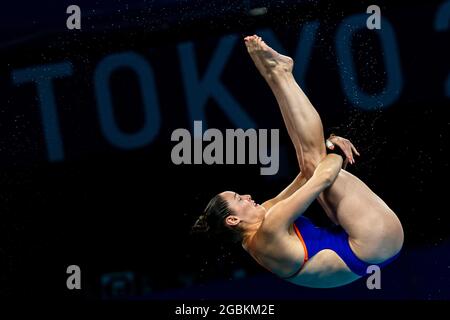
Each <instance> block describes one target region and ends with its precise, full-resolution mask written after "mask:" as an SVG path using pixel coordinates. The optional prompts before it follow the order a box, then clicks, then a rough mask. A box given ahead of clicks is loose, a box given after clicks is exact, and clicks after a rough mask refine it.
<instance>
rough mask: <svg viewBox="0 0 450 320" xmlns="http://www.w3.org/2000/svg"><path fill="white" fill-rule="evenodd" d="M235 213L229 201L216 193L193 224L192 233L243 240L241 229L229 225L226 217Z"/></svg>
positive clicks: (234, 241)
mask: <svg viewBox="0 0 450 320" xmlns="http://www.w3.org/2000/svg"><path fill="white" fill-rule="evenodd" d="M231 214H233V212H232V211H231V209H230V207H229V206H228V203H227V202H226V201H225V200H224V199H223V198H222V197H221V196H220V195H219V194H217V195H215V196H214V197H213V198H212V199H211V200H210V201H209V203H208V205H207V206H206V208H205V210H204V212H203V214H202V215H200V217H199V218H198V219H197V221H196V222H195V223H194V225H193V226H192V229H191V232H192V233H208V234H210V235H213V236H214V237H215V238H218V239H220V240H224V241H231V242H233V243H237V242H239V241H242V233H241V229H240V228H239V227H237V226H235V227H232V226H228V225H227V224H226V223H225V218H226V217H228V216H229V215H231Z"/></svg>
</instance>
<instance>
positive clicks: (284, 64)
mask: <svg viewBox="0 0 450 320" xmlns="http://www.w3.org/2000/svg"><path fill="white" fill-rule="evenodd" d="M244 40H245V45H246V46H247V51H248V53H249V54H250V57H251V58H252V60H253V62H254V63H255V65H256V67H257V68H258V70H259V72H261V74H262V75H263V76H266V75H268V74H270V73H271V72H273V71H281V72H292V68H293V66H294V61H293V60H292V59H291V58H290V57H288V56H284V55H282V54H279V53H278V52H276V51H275V50H273V49H272V48H271V47H269V46H268V45H267V44H266V43H265V42H264V41H263V40H262V39H261V37H258V36H257V35H253V36H248V37H245V38H244Z"/></svg>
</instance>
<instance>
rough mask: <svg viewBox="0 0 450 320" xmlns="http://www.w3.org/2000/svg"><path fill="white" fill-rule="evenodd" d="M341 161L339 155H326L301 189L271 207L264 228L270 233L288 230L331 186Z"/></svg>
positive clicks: (339, 168)
mask: <svg viewBox="0 0 450 320" xmlns="http://www.w3.org/2000/svg"><path fill="white" fill-rule="evenodd" d="M342 161H343V160H342V157H341V156H339V155H336V154H329V155H327V156H326V157H325V158H324V159H323V160H322V161H321V162H320V163H319V164H318V165H317V168H316V170H315V171H314V174H313V176H312V177H311V178H310V179H309V180H308V181H307V182H306V183H305V184H304V185H303V186H302V187H300V188H299V189H297V190H296V191H295V192H294V193H293V194H292V195H290V196H289V197H287V198H286V199H284V200H281V201H279V202H278V203H277V204H276V205H274V206H273V207H272V210H271V212H270V214H268V215H267V217H266V220H267V221H265V223H264V224H265V226H264V227H265V228H269V229H271V230H272V231H276V230H279V229H286V228H288V227H289V226H290V225H291V224H292V223H293V222H294V221H295V219H297V218H298V217H299V216H300V215H302V214H303V213H304V212H305V210H306V209H307V208H308V207H309V205H310V204H311V203H312V202H313V201H314V200H315V199H316V198H317V197H318V196H319V194H320V193H321V192H322V191H323V190H324V189H326V188H328V187H329V186H330V185H332V184H333V182H334V180H335V179H336V178H337V176H338V174H339V171H340V170H341V167H342Z"/></svg>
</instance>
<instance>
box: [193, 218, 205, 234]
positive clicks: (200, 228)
mask: <svg viewBox="0 0 450 320" xmlns="http://www.w3.org/2000/svg"><path fill="white" fill-rule="evenodd" d="M208 230H209V225H208V222H207V221H206V216H205V215H204V214H202V215H201V216H200V217H198V219H197V221H196V222H195V223H194V225H193V226H192V230H191V231H192V232H193V233H202V232H208Z"/></svg>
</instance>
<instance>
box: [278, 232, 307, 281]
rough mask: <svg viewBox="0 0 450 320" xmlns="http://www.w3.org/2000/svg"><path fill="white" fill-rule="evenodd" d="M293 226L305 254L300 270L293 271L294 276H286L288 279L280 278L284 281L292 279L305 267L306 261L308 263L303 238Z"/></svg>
mask: <svg viewBox="0 0 450 320" xmlns="http://www.w3.org/2000/svg"><path fill="white" fill-rule="evenodd" d="M293 226H294V230H295V233H296V234H297V236H298V238H299V240H300V242H301V244H302V246H303V250H304V252H305V255H304V257H303V263H302V265H301V266H300V268H299V269H298V270H297V271H295V273H294V274H292V275H290V276H288V277H280V278H282V279H285V280H288V279H290V278H293V277H295V276H296V275H297V274H298V273H300V271H302V269H303V266H304V265H305V263H306V261H308V249H307V248H306V244H305V241H304V240H303V237H302V235H301V233H300V230H298V228H297V226H296V225H295V223H294V224H293Z"/></svg>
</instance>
